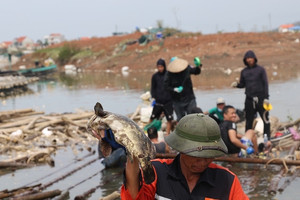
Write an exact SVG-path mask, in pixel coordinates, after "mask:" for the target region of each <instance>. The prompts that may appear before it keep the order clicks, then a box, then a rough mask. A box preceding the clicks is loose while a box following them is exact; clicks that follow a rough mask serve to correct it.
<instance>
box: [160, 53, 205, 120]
mask: <svg viewBox="0 0 300 200" xmlns="http://www.w3.org/2000/svg"><path fill="white" fill-rule="evenodd" d="M194 62H195V67H192V66H190V65H189V64H188V62H187V61H186V60H184V59H181V58H177V57H173V58H171V62H170V63H169V64H168V66H167V70H168V72H167V74H166V78H165V81H164V86H165V88H166V90H167V91H169V92H170V93H171V97H172V101H173V106H174V110H175V113H176V116H177V122H178V121H179V120H180V119H181V118H182V117H183V116H185V115H186V114H190V113H192V111H191V110H192V109H193V108H194V107H197V104H196V97H195V94H194V91H193V84H192V80H191V74H194V75H199V74H200V73H201V67H202V64H201V61H200V59H199V58H198V57H196V58H195V59H194Z"/></svg>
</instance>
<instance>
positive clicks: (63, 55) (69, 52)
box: [57, 44, 80, 65]
mask: <svg viewBox="0 0 300 200" xmlns="http://www.w3.org/2000/svg"><path fill="white" fill-rule="evenodd" d="M79 51H80V50H79V49H78V48H76V47H75V46H72V45H70V44H65V45H64V46H63V47H62V49H61V50H60V52H59V54H58V58H57V61H58V62H59V63H60V64H61V65H64V64H67V63H68V62H69V61H70V59H71V58H72V57H73V56H74V55H76V54H77V53H78V52H79Z"/></svg>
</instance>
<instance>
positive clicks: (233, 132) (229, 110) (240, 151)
mask: <svg viewBox="0 0 300 200" xmlns="http://www.w3.org/2000/svg"><path fill="white" fill-rule="evenodd" d="M223 116H224V121H223V122H222V123H221V124H220V125H219V126H220V130H221V136H222V139H223V141H224V143H225V144H226V146H227V148H228V154H233V155H235V156H236V155H238V156H239V157H246V156H247V155H250V154H252V153H258V149H257V137H256V134H255V132H254V130H253V129H248V130H247V131H246V133H245V134H244V135H242V134H240V133H238V132H237V126H236V123H235V122H236V117H237V115H236V110H235V108H234V107H233V106H231V105H226V106H224V108H223Z"/></svg>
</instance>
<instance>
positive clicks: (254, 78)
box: [231, 50, 271, 143]
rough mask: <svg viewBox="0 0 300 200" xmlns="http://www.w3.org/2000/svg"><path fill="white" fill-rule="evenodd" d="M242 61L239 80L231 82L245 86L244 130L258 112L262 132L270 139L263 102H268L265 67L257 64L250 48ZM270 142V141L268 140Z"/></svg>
mask: <svg viewBox="0 0 300 200" xmlns="http://www.w3.org/2000/svg"><path fill="white" fill-rule="evenodd" d="M243 62H244V64H245V66H246V67H245V68H244V69H243V70H242V71H241V74H240V81H239V83H238V82H233V83H232V84H231V86H232V87H236V88H245V94H246V99H245V113H246V127H245V128H246V131H247V130H249V129H252V128H253V127H252V126H253V121H254V118H255V117H256V113H257V112H258V113H259V115H260V117H261V118H262V119H263V123H264V134H267V136H268V139H269V140H270V137H271V135H270V122H269V112H268V111H267V110H265V108H264V103H265V104H269V85H268V78H267V73H266V71H265V69H264V68H263V67H262V66H260V65H258V64H257V62H258V59H257V57H256V55H255V53H254V52H253V51H252V50H249V51H247V52H246V53H245V55H244V58H243ZM269 143H270V141H269Z"/></svg>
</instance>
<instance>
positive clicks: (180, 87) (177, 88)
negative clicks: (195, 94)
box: [174, 86, 183, 93]
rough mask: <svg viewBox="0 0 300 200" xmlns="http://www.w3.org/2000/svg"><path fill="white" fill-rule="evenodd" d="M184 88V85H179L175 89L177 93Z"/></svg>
mask: <svg viewBox="0 0 300 200" xmlns="http://www.w3.org/2000/svg"><path fill="white" fill-rule="evenodd" d="M182 90H183V87H182V86H179V87H176V88H174V91H175V92H177V93H180V92H182Z"/></svg>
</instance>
